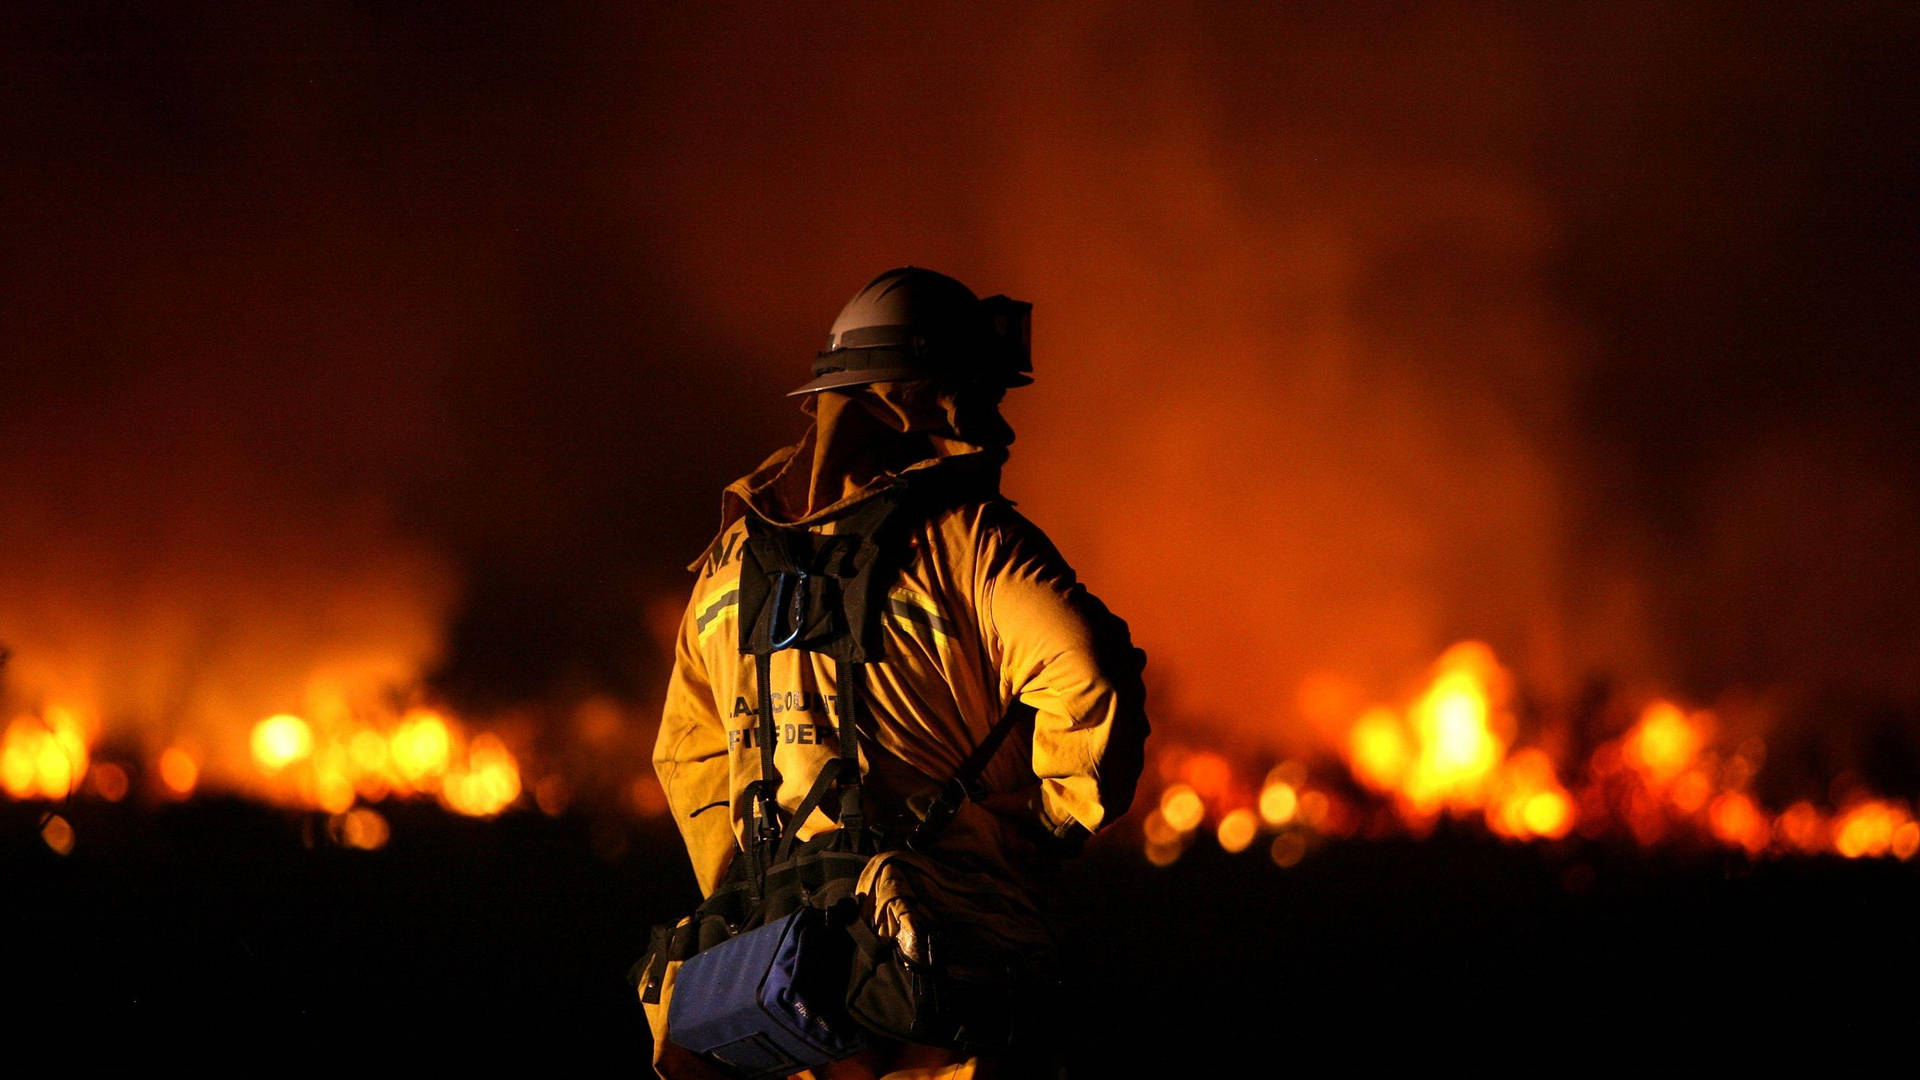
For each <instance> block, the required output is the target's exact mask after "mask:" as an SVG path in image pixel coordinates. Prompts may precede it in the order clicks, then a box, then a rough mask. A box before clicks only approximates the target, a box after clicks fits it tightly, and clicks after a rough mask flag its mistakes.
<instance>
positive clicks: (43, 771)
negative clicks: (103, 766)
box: [0, 706, 88, 799]
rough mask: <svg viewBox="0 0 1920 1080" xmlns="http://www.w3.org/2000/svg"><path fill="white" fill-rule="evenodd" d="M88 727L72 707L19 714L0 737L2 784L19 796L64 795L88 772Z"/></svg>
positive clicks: (45, 796) (1, 785)
mask: <svg viewBox="0 0 1920 1080" xmlns="http://www.w3.org/2000/svg"><path fill="white" fill-rule="evenodd" d="M87 741H88V740H87V731H86V729H85V728H84V727H83V726H82V724H81V722H80V720H79V717H78V715H77V714H76V713H75V712H74V711H73V710H71V709H65V708H60V707H58V706H55V707H52V708H49V709H47V710H46V712H45V713H44V714H43V715H41V716H38V717H35V716H18V717H15V718H14V719H13V722H12V723H10V724H8V725H7V730H6V734H5V736H4V737H0V787H4V788H5V789H6V792H7V794H8V795H11V796H12V797H14V798H16V799H34V798H40V799H64V798H66V797H67V796H68V795H69V794H71V793H72V792H73V790H74V788H75V787H77V786H78V785H79V783H80V778H81V777H82V776H85V775H86V772H87V760H88V755H87Z"/></svg>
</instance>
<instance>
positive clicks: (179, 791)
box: [160, 746, 200, 798]
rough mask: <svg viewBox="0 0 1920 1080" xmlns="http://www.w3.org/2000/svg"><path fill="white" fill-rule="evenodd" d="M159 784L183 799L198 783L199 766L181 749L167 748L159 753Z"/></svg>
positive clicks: (190, 755) (191, 792)
mask: <svg viewBox="0 0 1920 1080" xmlns="http://www.w3.org/2000/svg"><path fill="white" fill-rule="evenodd" d="M160 782H161V783H163V784H165V785H166V786H167V790H168V791H170V792H172V793H173V794H174V795H177V796H179V797H181V798H185V797H187V796H188V795H191V794H193V789H194V786H195V785H196V784H198V783H199V782H200V764H199V763H198V762H196V761H194V760H193V755H192V754H189V753H187V752H186V750H184V749H182V748H181V747H178V746H169V747H167V748H166V749H165V750H163V751H161V752H160Z"/></svg>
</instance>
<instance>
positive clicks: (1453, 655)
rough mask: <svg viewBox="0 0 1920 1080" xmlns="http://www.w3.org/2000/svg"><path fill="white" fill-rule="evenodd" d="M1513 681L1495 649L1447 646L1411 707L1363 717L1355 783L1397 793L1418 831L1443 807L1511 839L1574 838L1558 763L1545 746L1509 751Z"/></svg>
mask: <svg viewBox="0 0 1920 1080" xmlns="http://www.w3.org/2000/svg"><path fill="white" fill-rule="evenodd" d="M1512 686H1513V680H1512V677H1511V676H1509V675H1508V674H1507V672H1506V669H1504V668H1502V667H1501V666H1500V663H1499V661H1498V660H1496V659H1495V658H1494V655H1493V650H1492V649H1490V648H1488V647H1487V646H1485V645H1483V644H1481V643H1480V642H1477V641H1466V642H1461V643H1460V644H1458V645H1455V646H1454V647H1452V648H1451V649H1448V650H1447V651H1446V652H1445V653H1442V654H1441V656H1440V659H1438V660H1436V661H1434V665H1433V671H1432V673H1431V678H1430V681H1429V682H1428V684H1427V687H1426V689H1425V690H1424V691H1422V692H1421V694H1420V696H1419V697H1418V698H1417V699H1416V700H1415V701H1414V703H1413V704H1412V705H1411V706H1410V707H1409V708H1407V709H1406V710H1405V711H1403V712H1395V711H1394V710H1392V709H1390V708H1387V707H1386V706H1375V707H1373V708H1371V709H1368V710H1367V711H1366V712H1365V713H1363V714H1362V715H1361V717H1360V719H1359V720H1357V721H1356V722H1355V723H1354V725H1353V730H1352V733H1351V734H1350V736H1349V737H1348V740H1347V763H1348V766H1349V768H1350V769H1351V770H1352V773H1353V777H1354V779H1355V780H1357V781H1359V782H1360V784H1361V785H1362V786H1363V787H1366V788H1368V789H1369V790H1371V791H1373V792H1376V793H1378V794H1380V795H1383V796H1385V797H1387V798H1389V799H1391V800H1392V801H1393V803H1394V806H1395V808H1396V809H1397V810H1398V811H1399V813H1400V816H1401V817H1402V818H1403V819H1404V820H1405V821H1406V823H1407V825H1408V826H1409V827H1410V828H1412V829H1413V830H1414V831H1416V832H1425V831H1427V830H1428V829H1430V828H1432V826H1433V824H1434V822H1435V820H1436V819H1437V818H1438V817H1439V816H1440V815H1441V814H1443V813H1450V814H1454V815H1463V814H1468V813H1473V812H1479V813H1481V814H1483V815H1484V816H1485V818H1486V823H1487V827H1488V828H1490V829H1492V830H1493V831H1494V832H1496V833H1498V834H1500V835H1502V836H1509V837H1513V838H1516V839H1531V838H1548V839H1552V838H1558V837H1561V836H1565V835H1566V834H1567V832H1568V831H1569V830H1570V829H1572V827H1573V823H1574V803H1573V798H1572V796H1571V795H1569V794H1568V792H1567V789H1566V788H1565V787H1564V786H1562V784H1561V783H1560V778H1559V776H1558V774H1557V771H1556V770H1555V768H1554V763H1553V759H1552V758H1551V757H1549V756H1548V755H1547V754H1546V752H1545V751H1543V750H1541V749H1539V748H1537V747H1529V748H1526V749H1522V750H1520V751H1518V752H1515V753H1513V754H1511V755H1509V754H1508V750H1509V748H1510V747H1511V746H1512V744H1513V740H1514V735H1515V732H1516V730H1517V727H1518V725H1517V724H1516V722H1515V720H1514V716H1513V711H1512V708H1511V698H1512Z"/></svg>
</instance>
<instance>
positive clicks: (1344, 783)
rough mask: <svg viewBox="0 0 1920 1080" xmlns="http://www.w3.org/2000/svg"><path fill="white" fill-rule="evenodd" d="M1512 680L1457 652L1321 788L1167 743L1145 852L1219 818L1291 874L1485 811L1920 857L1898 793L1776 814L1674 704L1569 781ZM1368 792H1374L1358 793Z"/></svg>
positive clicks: (1367, 729) (1634, 830) (1746, 755)
mask: <svg viewBox="0 0 1920 1080" xmlns="http://www.w3.org/2000/svg"><path fill="white" fill-rule="evenodd" d="M1512 685H1513V680H1512V677H1511V676H1510V675H1509V674H1508V672H1507V671H1506V670H1505V669H1504V668H1502V667H1501V666H1500V664H1499V662H1498V661H1497V659H1496V658H1495V656H1494V653H1493V650H1492V649H1490V648H1488V647H1487V646H1486V645H1484V644H1481V643H1479V642H1472V641H1469V642H1462V643H1461V644H1458V645H1455V646H1454V647H1452V648H1450V649H1448V650H1447V651H1446V652H1445V653H1443V654H1442V655H1441V656H1440V658H1439V659H1438V660H1436V661H1435V662H1434V665H1433V668H1432V670H1431V671H1430V672H1429V675H1428V680H1427V682H1426V684H1425V685H1424V687H1423V688H1422V689H1421V691H1420V692H1419V693H1418V694H1417V695H1415V696H1414V697H1413V700H1412V701H1411V702H1410V703H1409V704H1408V705H1407V706H1406V707H1405V708H1403V709H1399V710H1396V709H1393V708H1391V707H1388V706H1384V705H1375V706H1372V707H1369V708H1364V709H1361V710H1358V711H1359V715H1358V716H1357V718H1355V719H1354V720H1353V721H1352V722H1351V724H1350V726H1349V728H1348V734H1347V738H1346V742H1345V746H1344V750H1345V754H1344V764H1345V766H1346V772H1347V775H1346V776H1344V777H1337V778H1323V779H1321V780H1319V781H1316V780H1314V779H1313V778H1312V777H1311V776H1310V775H1309V770H1308V768H1307V767H1306V766H1305V765H1304V764H1302V763H1300V762H1297V761H1287V762H1282V763H1281V764H1280V765H1278V766H1276V767H1275V768H1273V769H1272V770H1271V771H1270V772H1269V773H1268V774H1267V776H1266V778H1265V780H1264V782H1263V783H1261V784H1260V785H1259V786H1258V788H1255V787H1253V786H1252V785H1250V784H1247V783H1245V782H1244V781H1242V780H1241V779H1240V778H1239V777H1237V776H1236V775H1235V773H1234V770H1233V768H1232V766H1231V765H1230V763H1229V762H1228V761H1227V759H1226V758H1225V757H1223V756H1221V755H1220V754H1218V753H1215V752H1213V751H1211V750H1206V749H1203V748H1196V747H1192V746H1184V745H1173V746H1165V747H1162V748H1161V749H1160V751H1159V753H1158V756H1157V761H1158V764H1159V780H1160V781H1161V787H1160V795H1159V800H1158V803H1157V805H1156V806H1154V807H1153V808H1152V809H1151V810H1150V811H1149V812H1148V814H1147V815H1146V816H1145V818H1144V820H1143V822H1142V834H1143V839H1144V843H1145V851H1146V856H1147V859H1148V860H1149V861H1150V862H1152V863H1153V864H1155V865H1157V866H1165V865H1168V864H1171V863H1172V862H1174V861H1175V860H1177V859H1178V858H1179V857H1180V856H1181V854H1182V853H1183V852H1184V851H1185V850H1186V849H1187V848H1188V846H1190V844H1191V843H1192V840H1193V838H1194V837H1195V836H1197V835H1199V834H1201V833H1202V832H1203V831H1205V829H1206V827H1207V826H1208V825H1209V824H1211V825H1212V827H1213V831H1214V833H1215V836H1216V839H1217V840H1218V842H1219V845H1220V847H1222V848H1223V849H1225V850H1227V851H1229V852H1236V853H1237V852H1241V851H1245V850H1247V849H1248V848H1250V847H1252V846H1253V844H1254V841H1255V840H1257V839H1258V838H1259V837H1260V835H1261V833H1262V832H1263V831H1264V832H1266V833H1268V834H1270V835H1271V836H1272V839H1271V841H1270V843H1269V846H1268V852H1269V854H1270V855H1271V857H1272V859H1273V861H1274V862H1275V863H1277V864H1279V865H1281V866H1292V865H1294V864H1296V863H1298V862H1299V861H1300V860H1301V859H1302V858H1303V857H1304V856H1305V855H1306V854H1307V853H1308V851H1309V850H1310V849H1311V848H1312V846H1313V845H1314V844H1316V843H1318V842H1321V841H1322V840H1323V839H1325V838H1327V837H1338V836H1351V835H1369V836H1372V835H1382V834H1385V833H1389V832H1399V833H1411V834H1412V835H1416V836H1419V835H1425V834H1426V833H1427V832H1429V831H1431V830H1432V829H1433V828H1434V826H1435V825H1436V824H1437V823H1438V822H1439V820H1440V819H1441V818H1443V817H1451V818H1456V819H1459V818H1468V817H1476V818H1478V819H1480V820H1481V821H1483V822H1484V824H1485V825H1486V827H1487V828H1488V829H1489V830H1490V831H1491V832H1493V833H1494V834H1496V835H1499V836H1502V837H1506V838H1509V839H1513V840H1553V839H1559V838H1562V837H1565V836H1568V835H1569V834H1572V833H1575V832H1578V833H1579V834H1581V835H1583V836H1586V837H1589V838H1592V839H1596V840H1598V839H1606V838H1609V837H1624V838H1626V839H1628V840H1631V841H1632V842H1634V843H1637V844H1639V845H1642V846H1653V845H1657V844H1661V843H1666V842H1683V841H1702V842H1705V843H1709V844H1712V845H1716V846H1720V847H1727V848H1735V849H1739V850H1742V851H1745V852H1746V853H1748V854H1749V855H1752V856H1760V855H1765V854H1820V853H1832V854H1838V855H1842V856H1845V857H1847V858H1878V857H1892V858H1897V859H1903V860H1904V859H1911V858H1913V857H1914V856H1915V855H1916V854H1920V822H1917V821H1916V820H1915V816H1914V812H1913V808H1912V807H1911V806H1910V805H1909V804H1908V803H1907V802H1905V801H1904V800H1901V799H1887V798H1874V797H1868V796H1864V795H1853V796H1850V797H1847V798H1845V799H1843V800H1842V801H1841V805H1840V806H1839V808H1838V809H1837V810H1832V811H1828V810H1822V809H1821V808H1819V807H1817V806H1815V805H1814V804H1813V803H1811V802H1804V801H1803V802H1797V803H1794V804H1793V805H1792V806H1789V807H1787V808H1786V809H1785V810H1783V811H1780V812H1778V813H1774V812H1770V811H1768V810H1767V809H1766V808H1764V807H1763V806H1762V805H1761V804H1760V802H1759V800H1758V799H1757V798H1756V796H1755V795H1754V794H1753V793H1752V791H1751V790H1750V784H1751V782H1752V780H1753V778H1754V775H1755V773H1756V772H1757V771H1758V769H1759V755H1760V750H1761V748H1760V747H1759V746H1758V744H1757V743H1750V744H1743V745H1742V746H1741V747H1740V748H1739V749H1738V750H1736V751H1734V752H1732V753H1722V752H1720V751H1718V750H1716V749H1715V748H1714V736H1715V734H1716V730H1715V727H1716V725H1715V719H1714V716H1713V714H1712V713H1710V712H1707V711H1704V710H1700V711H1692V712H1689V711H1688V710H1686V709H1683V708H1681V707H1680V706H1679V705H1676V704H1674V703H1673V702H1670V701H1663V700H1662V701H1654V702H1651V703H1649V704H1648V705H1647V706H1646V707H1645V708H1644V709H1642V710H1641V712H1640V713H1639V715H1638V718H1637V720H1636V722H1635V723H1634V724H1633V725H1632V727H1631V728H1630V729H1629V730H1628V731H1626V732H1625V733H1624V734H1623V735H1621V736H1620V737H1619V738H1617V739H1613V740H1611V741H1608V742H1605V743H1602V744H1601V745H1600V746H1598V747H1597V748H1596V749H1595V750H1594V752H1593V754H1592V757H1591V759H1590V760H1589V761H1588V762H1587V763H1586V768H1585V770H1584V774H1583V776H1582V779H1581V782H1580V783H1579V784H1578V785H1576V786H1575V787H1572V788H1570V787H1569V786H1568V784H1567V783H1566V782H1565V781H1563V779H1562V776H1561V773H1560V770H1559V768H1558V767H1557V766H1556V763H1555V759H1554V757H1553V756H1552V755H1550V754H1549V753H1548V752H1547V750H1546V749H1545V748H1544V747H1541V746H1517V745H1516V737H1517V732H1518V724H1517V722H1516V719H1515V716H1514V714H1513V711H1512V705H1511V699H1512ZM1356 791H1357V792H1361V793H1364V796H1365V797H1363V798H1360V799H1355V798H1354V797H1353V796H1352V795H1351V794H1345V793H1352V792H1356ZM1382 809H1384V811H1385V812H1386V813H1388V814H1389V815H1390V817H1391V822H1392V824H1391V827H1384V826H1383V824H1382V819H1381V817H1380V811H1381V810H1382Z"/></svg>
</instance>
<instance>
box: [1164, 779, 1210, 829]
mask: <svg viewBox="0 0 1920 1080" xmlns="http://www.w3.org/2000/svg"><path fill="white" fill-rule="evenodd" d="M1206 812H1207V808H1206V804H1205V803H1204V802H1202V801H1201V800H1200V793H1199V792H1197V791H1195V790H1193V789H1192V788H1191V787H1188V786H1187V785H1185V784H1175V785H1173V786H1172V787H1169V788H1168V789H1167V790H1166V791H1164V792H1162V793H1161V794H1160V813H1161V815H1162V816H1163V817H1165V818H1166V820H1167V824H1169V825H1172V826H1173V827H1174V829H1175V830H1177V831H1179V832H1183V833H1189V832H1192V831H1193V830H1195V829H1197V828H1199V827H1200V822H1201V819H1202V818H1204V817H1205V816H1206Z"/></svg>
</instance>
